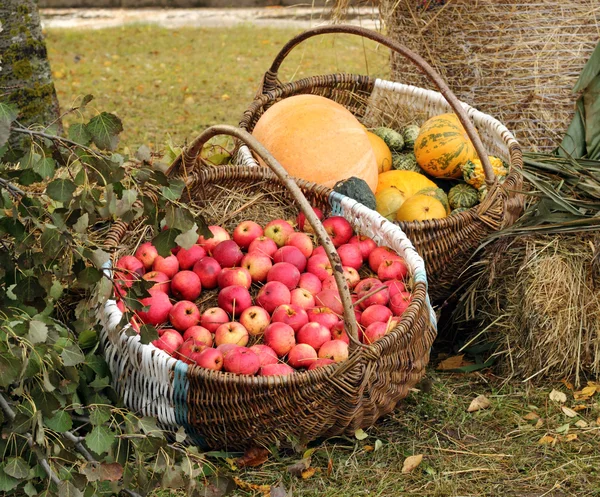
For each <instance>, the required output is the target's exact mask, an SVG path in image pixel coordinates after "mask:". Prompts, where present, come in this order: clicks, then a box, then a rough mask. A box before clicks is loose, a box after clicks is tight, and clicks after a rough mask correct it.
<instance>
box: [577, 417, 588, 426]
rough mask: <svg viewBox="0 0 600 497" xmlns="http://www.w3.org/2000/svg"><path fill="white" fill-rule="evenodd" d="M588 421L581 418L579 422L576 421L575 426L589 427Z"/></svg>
mask: <svg viewBox="0 0 600 497" xmlns="http://www.w3.org/2000/svg"><path fill="white" fill-rule="evenodd" d="M587 425H588V424H587V423H586V422H585V421H584V420H583V419H580V420H579V421H577V423H575V426H577V428H587Z"/></svg>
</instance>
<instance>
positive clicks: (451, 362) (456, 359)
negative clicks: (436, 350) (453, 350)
mask: <svg viewBox="0 0 600 497" xmlns="http://www.w3.org/2000/svg"><path fill="white" fill-rule="evenodd" d="M464 357H465V355H464V354H461V355H455V356H452V357H448V359H444V360H443V361H441V362H440V363H439V364H438V366H437V368H438V369H439V370H440V371H447V370H448V369H456V368H460V367H462V366H468V365H469V364H471V363H470V362H467V361H465V360H464Z"/></svg>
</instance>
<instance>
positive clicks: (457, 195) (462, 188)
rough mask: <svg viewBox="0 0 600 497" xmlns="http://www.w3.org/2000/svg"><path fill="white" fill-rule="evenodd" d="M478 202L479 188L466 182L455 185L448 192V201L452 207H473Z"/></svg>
mask: <svg viewBox="0 0 600 497" xmlns="http://www.w3.org/2000/svg"><path fill="white" fill-rule="evenodd" d="M477 202H479V195H478V192H477V190H476V189H475V188H473V187H472V186H471V185H467V184H466V183H460V184H458V185H456V186H453V187H452V188H450V191H449V192H448V203H449V204H450V208H452V209H456V208H457V207H467V208H468V207H473V206H474V205H475V204H476V203H477Z"/></svg>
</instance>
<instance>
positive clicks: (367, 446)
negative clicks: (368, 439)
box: [363, 445, 375, 452]
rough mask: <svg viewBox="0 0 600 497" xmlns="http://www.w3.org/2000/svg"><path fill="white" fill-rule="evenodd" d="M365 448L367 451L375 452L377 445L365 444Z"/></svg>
mask: <svg viewBox="0 0 600 497" xmlns="http://www.w3.org/2000/svg"><path fill="white" fill-rule="evenodd" d="M363 450H364V451H365V452H373V451H374V450H375V447H373V446H372V445H365V446H364V447H363Z"/></svg>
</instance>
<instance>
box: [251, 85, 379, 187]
mask: <svg viewBox="0 0 600 497" xmlns="http://www.w3.org/2000/svg"><path fill="white" fill-rule="evenodd" d="M252 134H253V135H254V137H255V138H256V139H257V140H258V141H259V142H261V143H262V144H263V145H264V146H265V147H266V148H267V150H269V152H271V154H273V156H274V157H275V159H277V161H278V162H279V163H280V164H281V165H282V166H283V167H284V168H285V170H286V171H287V172H288V173H289V174H290V175H291V176H294V177H296V178H301V179H305V180H307V181H314V182H315V183H318V184H321V185H325V186H328V187H333V186H334V185H335V184H336V183H337V182H338V181H341V180H343V179H346V178H350V177H351V176H356V177H357V178H361V179H363V180H365V181H366V183H367V184H368V185H369V188H370V189H371V190H372V191H373V192H374V191H375V188H376V187H377V174H378V171H377V161H376V158H375V153H374V152H373V147H372V146H371V142H370V140H369V138H368V136H367V131H366V130H365V128H364V127H363V126H362V124H361V123H359V122H358V120H357V119H356V117H354V115H353V114H352V113H351V112H350V111H349V110H348V109H346V108H345V107H344V106H342V105H340V104H338V103H337V102H334V101H333V100H329V99H328V98H325V97H321V96H319V95H294V96H292V97H288V98H284V99H283V100H280V101H279V102H277V103H275V104H273V105H272V106H271V107H269V108H268V109H267V110H266V111H265V113H264V114H263V115H262V116H261V117H260V119H259V120H258V122H257V123H256V126H255V127H254V131H253V132H252ZM261 164H262V162H261ZM262 165H264V164H262Z"/></svg>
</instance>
